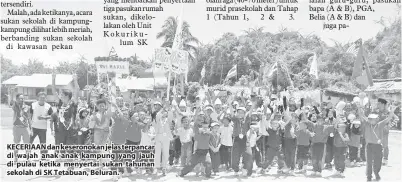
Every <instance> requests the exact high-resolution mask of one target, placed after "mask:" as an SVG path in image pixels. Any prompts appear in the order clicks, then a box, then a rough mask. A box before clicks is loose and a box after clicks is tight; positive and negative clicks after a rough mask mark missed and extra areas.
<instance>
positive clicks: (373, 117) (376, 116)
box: [368, 114, 378, 119]
mask: <svg viewBox="0 0 402 182" xmlns="http://www.w3.org/2000/svg"><path fill="white" fill-rule="evenodd" d="M368 118H369V119H377V118H378V114H369V115H368Z"/></svg>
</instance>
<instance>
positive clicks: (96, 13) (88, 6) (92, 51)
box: [0, 0, 398, 65]
mask: <svg viewBox="0 0 402 182" xmlns="http://www.w3.org/2000/svg"><path fill="white" fill-rule="evenodd" d="M32 1H33V3H34V6H35V8H38V9H42V8H44V9H58V10H78V9H80V10H92V11H93V16H92V18H91V20H92V21H93V24H92V28H93V34H92V36H93V37H94V40H93V42H89V43H83V42H80V43H78V44H74V48H75V49H73V50H68V51H66V50H61V51H60V50H58V51H51V50H42V51H40V50H39V51H38V50H35V51H26V50H16V49H14V50H6V49H5V43H4V42H1V43H0V52H1V53H2V54H3V55H4V56H5V57H6V58H9V59H11V60H12V61H13V62H14V63H16V64H20V63H23V62H27V61H28V59H30V58H31V59H35V58H36V59H38V60H41V61H43V62H45V64H46V65H55V64H57V62H58V61H76V60H77V59H78V58H79V57H80V55H84V56H85V57H86V58H87V59H88V60H90V61H91V62H92V61H93V59H94V57H97V56H106V55H108V53H109V51H110V49H111V47H112V46H114V47H115V49H116V52H117V54H118V55H119V56H121V57H129V56H131V55H134V54H137V56H139V57H140V58H141V59H145V60H148V59H150V58H152V54H153V53H154V50H155V48H157V47H159V46H160V45H161V43H162V41H163V40H161V39H156V34H157V33H158V32H159V31H160V30H161V27H162V25H163V23H164V21H165V20H166V18H167V17H168V16H175V17H176V16H179V15H180V9H181V6H180V5H165V6H164V11H163V12H156V13H153V14H152V15H153V16H155V17H156V19H154V20H153V21H152V26H153V29H148V32H147V33H148V34H149V36H148V38H149V40H148V44H149V45H148V46H144V47H137V46H120V45H119V41H118V39H115V40H108V39H105V38H103V37H102V35H103V29H102V27H103V21H102V18H103V15H104V13H103V3H101V2H103V0H96V1H95V0H85V1H78V0H74V1H59V0H57V1H56V0H48V1H43V0H42V1H38V0H32ZM197 1H198V2H197V3H196V4H186V5H185V9H184V11H183V19H184V20H185V21H187V22H188V23H189V24H190V26H191V28H190V30H191V32H192V34H193V35H194V36H195V37H197V38H198V39H199V40H200V41H201V42H202V43H204V44H206V43H213V42H214V40H217V39H219V38H220V37H221V36H222V35H223V34H224V33H226V32H233V33H235V34H236V35H241V34H243V33H244V32H243V31H244V30H247V29H249V28H256V27H264V30H265V31H268V32H271V33H277V32H278V31H279V30H280V29H281V28H282V27H283V28H287V29H288V30H297V31H300V32H301V33H302V34H303V35H307V34H311V33H312V34H316V35H318V36H319V37H321V39H322V40H324V41H325V42H326V43H327V44H329V45H332V43H333V41H332V40H337V41H339V42H341V43H347V42H352V41H354V40H356V39H358V38H363V40H367V39H369V38H372V37H374V36H375V35H376V34H377V33H378V32H379V31H381V30H382V29H383V27H382V26H381V25H379V24H376V23H375V22H374V21H375V20H380V18H381V17H382V16H383V17H385V18H395V17H397V16H398V12H397V9H396V5H395V4H376V5H374V6H373V7H374V8H375V12H366V13H365V15H366V21H354V22H353V23H351V26H350V28H347V29H344V30H342V31H337V30H336V31H334V30H333V31H329V30H325V31H324V30H323V28H322V24H323V21H310V20H309V12H308V11H309V7H308V1H307V0H301V1H299V5H298V6H299V12H298V13H297V14H295V15H294V18H295V19H296V20H294V21H288V20H287V19H288V14H287V13H282V12H280V13H277V14H276V15H275V16H276V21H267V20H265V21H261V20H260V18H261V15H260V14H261V13H260V12H254V13H249V14H248V16H249V18H250V19H251V20H250V21H248V22H246V21H207V20H206V9H205V1H204V0H197ZM0 15H1V18H2V19H4V18H5V15H6V11H4V10H2V11H1V12H0ZM267 16H268V13H266V16H265V17H267ZM13 18H15V17H13ZM16 18H20V19H21V18H26V17H23V16H19V17H16ZM266 19H267V18H266ZM2 26H4V25H2ZM7 35H9V34H7ZM17 35H23V34H17ZM32 35H33V34H32ZM41 35H43V34H41Z"/></svg>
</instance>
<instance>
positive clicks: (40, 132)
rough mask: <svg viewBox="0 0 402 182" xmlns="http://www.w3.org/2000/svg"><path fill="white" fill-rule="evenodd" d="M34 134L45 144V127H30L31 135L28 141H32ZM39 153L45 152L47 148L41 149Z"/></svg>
mask: <svg viewBox="0 0 402 182" xmlns="http://www.w3.org/2000/svg"><path fill="white" fill-rule="evenodd" d="M36 136H38V138H39V143H40V144H46V129H38V128H32V136H31V141H30V143H33V142H34V140H35V138H36ZM40 152H41V153H47V150H41V151H40Z"/></svg>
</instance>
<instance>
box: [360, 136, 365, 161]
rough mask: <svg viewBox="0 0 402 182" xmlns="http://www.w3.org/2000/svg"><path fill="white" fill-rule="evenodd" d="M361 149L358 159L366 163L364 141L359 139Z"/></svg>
mask: <svg viewBox="0 0 402 182" xmlns="http://www.w3.org/2000/svg"><path fill="white" fill-rule="evenodd" d="M361 143H362V147H361V148H360V159H361V161H366V140H365V139H364V138H362V139H361Z"/></svg>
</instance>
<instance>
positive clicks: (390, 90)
mask: <svg viewBox="0 0 402 182" xmlns="http://www.w3.org/2000/svg"><path fill="white" fill-rule="evenodd" d="M373 82H374V84H373V86H370V87H368V88H367V89H366V90H365V92H366V93H368V94H370V95H374V96H376V97H378V98H384V99H387V100H393V101H396V102H401V89H402V82H401V78H395V79H375V80H373Z"/></svg>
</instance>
